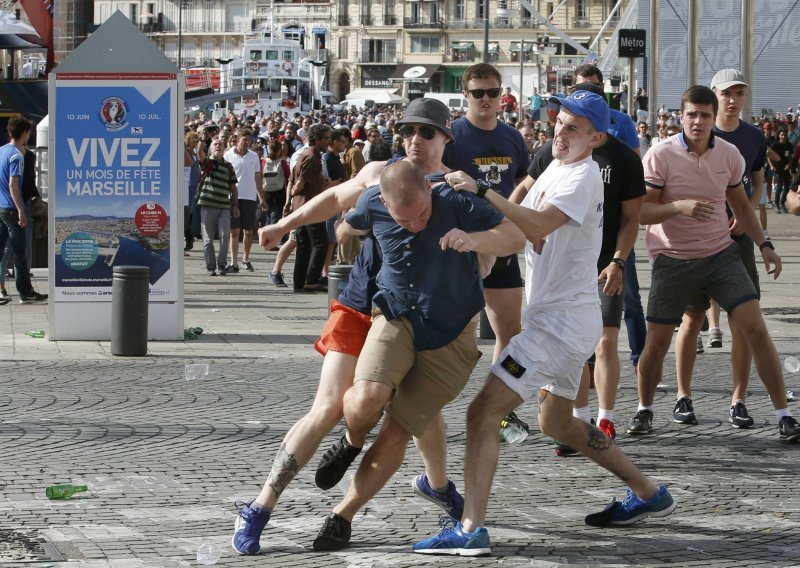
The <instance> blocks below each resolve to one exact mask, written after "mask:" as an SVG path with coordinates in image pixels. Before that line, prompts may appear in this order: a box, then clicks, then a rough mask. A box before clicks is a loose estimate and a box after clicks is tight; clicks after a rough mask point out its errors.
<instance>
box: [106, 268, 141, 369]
mask: <svg viewBox="0 0 800 568" xmlns="http://www.w3.org/2000/svg"><path fill="white" fill-rule="evenodd" d="M149 277H150V269H149V268H148V267H146V266H115V267H114V276H113V280H112V281H111V353H112V355H121V356H123V357H138V356H143V355H147V309H148V301H149V296H150V282H149Z"/></svg>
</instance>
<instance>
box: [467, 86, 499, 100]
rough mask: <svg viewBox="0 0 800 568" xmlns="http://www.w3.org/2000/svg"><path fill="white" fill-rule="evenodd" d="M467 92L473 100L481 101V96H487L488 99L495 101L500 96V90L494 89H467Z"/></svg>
mask: <svg viewBox="0 0 800 568" xmlns="http://www.w3.org/2000/svg"><path fill="white" fill-rule="evenodd" d="M467 92H468V93H469V94H470V95H472V98H473V99H482V98H483V95H489V98H490V99H496V98H497V97H499V96H500V88H499V87H497V88H496V89H468V90H467Z"/></svg>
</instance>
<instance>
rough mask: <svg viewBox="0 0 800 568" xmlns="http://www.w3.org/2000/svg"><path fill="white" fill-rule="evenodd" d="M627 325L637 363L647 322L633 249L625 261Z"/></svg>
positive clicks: (631, 347) (632, 360)
mask: <svg viewBox="0 0 800 568" xmlns="http://www.w3.org/2000/svg"><path fill="white" fill-rule="evenodd" d="M624 295H625V327H626V328H627V329H628V347H630V349H631V362H632V363H633V364H634V365H636V364H638V363H639V357H640V356H641V354H642V351H644V342H645V340H646V339H647V324H646V323H645V321H644V310H643V309H642V297H641V296H640V295H639V279H638V278H637V277H636V254H635V253H634V252H633V251H631V254H630V255H629V256H628V259H627V260H626V261H625V293H624Z"/></svg>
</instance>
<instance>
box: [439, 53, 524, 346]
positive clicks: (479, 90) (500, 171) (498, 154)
mask: <svg viewBox="0 0 800 568" xmlns="http://www.w3.org/2000/svg"><path fill="white" fill-rule="evenodd" d="M462 84H463V85H464V91H463V94H464V97H465V98H466V99H467V114H466V116H464V117H462V118H459V119H458V120H456V121H454V122H453V124H452V126H451V127H452V130H453V136H455V143H454V144H452V145H451V146H449V147H448V148H447V150H445V154H444V158H443V162H444V163H445V164H446V165H447V166H448V167H449V168H450V169H452V170H453V171H459V170H460V171H463V172H465V173H467V174H468V175H469V176H471V177H472V178H473V179H476V180H478V179H480V180H483V181H485V182H487V183H488V184H490V186H491V188H492V190H493V191H495V192H497V193H499V194H500V195H502V196H503V197H506V198H507V197H509V196H510V195H511V192H512V191H513V190H514V187H515V186H516V185H517V184H518V183H519V182H520V181H522V180H523V179H524V178H525V175H526V173H527V170H528V162H529V158H528V148H527V146H526V144H525V140H524V139H523V138H522V135H521V134H520V133H519V131H517V130H516V129H515V128H513V127H512V126H510V125H508V124H505V123H504V122H501V121H499V120H498V119H497V115H498V113H499V112H500V95H501V93H502V89H501V84H502V77H501V75H500V72H499V71H498V70H497V69H496V68H495V67H494V66H492V65H489V64H488V63H478V64H477V65H473V66H471V67H469V68H467V70H466V71H464V76H463V78H462ZM483 287H484V297H485V298H486V315H487V316H488V318H489V323H490V324H491V326H492V330H494V333H495V337H496V338H497V340H496V343H495V347H494V354H493V358H492V360H495V359H497V356H498V355H499V354H500V351H502V349H503V348H504V347H505V346H506V345H507V344H508V342H509V341H510V340H511V338H512V337H514V336H515V335H516V334H517V333H519V332H520V330H521V327H520V317H519V314H520V311H521V309H522V275H521V273H520V270H519V261H518V259H517V255H516V253H515V254H512V255H509V256H505V257H502V258H498V259H497V261H496V262H495V265H494V267H493V269H492V272H491V273H490V274H489V276H487V277H486V278H485V279H484V281H483Z"/></svg>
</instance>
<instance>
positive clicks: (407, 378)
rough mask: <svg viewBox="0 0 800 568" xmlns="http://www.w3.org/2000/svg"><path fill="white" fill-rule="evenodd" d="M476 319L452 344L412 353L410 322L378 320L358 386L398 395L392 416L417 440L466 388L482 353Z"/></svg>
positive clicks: (363, 358)
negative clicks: (368, 384) (376, 386)
mask: <svg viewBox="0 0 800 568" xmlns="http://www.w3.org/2000/svg"><path fill="white" fill-rule="evenodd" d="M475 325H476V319H473V320H472V321H471V322H470V323H469V324H467V326H466V327H465V328H464V330H463V331H462V332H461V334H460V335H459V336H458V337H457V338H455V339H454V340H453V341H451V342H450V343H448V344H447V345H445V346H444V347H440V348H439V349H431V350H427V351H416V350H415V349H414V332H413V330H412V328H411V322H410V321H409V320H408V319H407V318H400V319H396V320H391V321H389V320H387V319H386V318H385V317H384V316H382V315H379V316H376V317H375V319H374V320H373V322H372V327H371V328H370V330H369V334H368V335H367V341H366V343H365V344H364V348H363V349H362V350H361V355H360V356H359V358H358V364H357V365H356V374H355V381H373V382H378V383H382V384H385V385H387V386H388V387H390V388H391V389H392V390H393V391H394V396H393V398H392V400H391V401H390V402H389V404H388V405H387V407H386V410H387V412H388V413H389V415H390V416H391V417H392V418H393V419H394V420H395V421H396V422H397V423H398V424H400V426H402V427H403V428H404V429H405V430H406V431H407V432H410V433H411V434H412V435H414V436H417V437H419V436H421V435H422V434H423V433H424V432H425V429H426V428H427V427H428V424H430V423H431V421H432V420H433V419H434V418H435V417H436V415H437V414H438V413H439V411H440V410H442V408H444V407H445V405H446V404H447V403H449V402H450V401H451V400H453V399H455V398H456V397H457V396H458V394H459V393H460V392H461V391H462V390H463V388H464V386H465V385H466V384H467V381H468V380H469V377H470V375H471V374H472V371H473V369H475V365H477V364H478V359H480V356H481V352H480V351H478V345H477V341H476V339H475Z"/></svg>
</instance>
